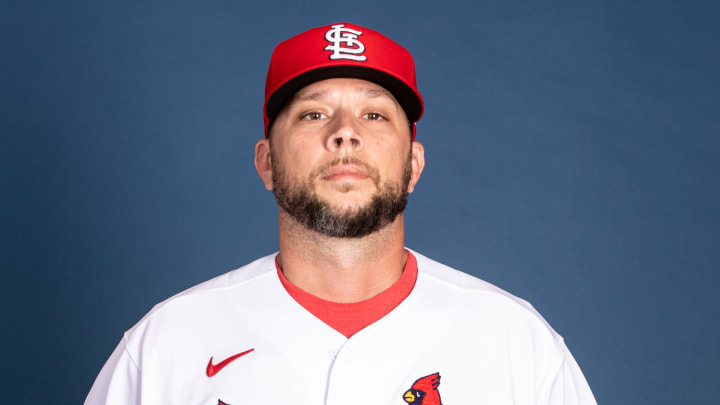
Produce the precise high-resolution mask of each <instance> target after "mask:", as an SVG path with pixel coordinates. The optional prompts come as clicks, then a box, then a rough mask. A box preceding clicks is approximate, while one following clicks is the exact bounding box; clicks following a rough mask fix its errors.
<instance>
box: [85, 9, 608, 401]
mask: <svg viewBox="0 0 720 405" xmlns="http://www.w3.org/2000/svg"><path fill="white" fill-rule="evenodd" d="M422 113H423V100H422V97H421V96H420V93H419V92H418V89H417V85H416V81H415V67H414V62H413V59H412V57H411V55H410V53H409V52H408V51H407V50H405V49H404V48H402V47H401V46H399V45H398V44H396V43H395V42H393V41H392V40H390V39H388V38H387V37H385V36H383V35H382V34H380V33H378V32H376V31H373V30H370V29H367V28H364V27H360V26H358V25H354V24H349V23H338V24H332V25H328V26H325V27H319V28H314V29H311V30H309V31H307V32H304V33H302V34H299V35H297V36H295V37H293V38H290V39H288V40H287V41H285V42H282V43H280V44H279V45H278V46H277V47H276V48H275V51H274V53H273V55H272V59H271V61H270V68H269V71H268V75H267V82H266V89H265V108H264V115H265V117H264V118H265V138H264V139H262V140H260V141H259V142H258V143H257V144H256V147H255V166H256V168H257V172H258V174H259V176H260V178H261V179H262V181H263V183H264V185H265V187H266V188H267V189H269V190H272V191H273V192H274V193H275V196H276V200H277V202H278V206H279V210H278V213H279V214H278V215H279V221H278V222H279V242H280V251H279V252H278V253H276V254H273V255H270V256H267V257H263V258H261V259H258V260H256V261H255V262H253V263H250V264H248V265H246V266H244V267H241V268H239V269H237V270H235V271H232V272H230V273H227V274H224V275H222V276H219V277H217V278H214V279H212V280H210V281H207V282H205V283H202V284H200V285H198V286H196V287H194V288H191V289H189V290H187V291H185V292H183V293H180V294H178V295H176V296H174V297H172V298H170V299H168V300H166V301H165V302H162V303H160V304H158V305H157V306H155V307H154V308H153V309H152V311H150V313H148V314H147V315H146V316H145V317H144V318H143V319H142V320H141V321H140V322H138V323H137V324H136V325H135V326H134V327H133V328H132V329H130V330H129V331H127V332H126V333H125V335H124V336H123V338H122V340H121V342H120V344H119V345H118V346H117V348H116V349H115V351H114V352H113V354H112V355H111V356H110V359H109V360H108V361H107V363H106V364H105V366H104V367H103V369H102V371H101V372H100V374H99V375H98V377H97V379H96V381H95V384H94V385H93V387H92V389H91V391H90V393H89V395H88V397H87V399H86V402H85V403H86V404H206V405H216V404H217V405H220V404H231V405H240V404H308V405H318V404H329V405H360V404H363V405H364V404H388V405H392V404H397V405H406V404H412V405H440V404H445V405H453V404H454V405H460V404H553V405H556V404H595V403H596V402H595V399H594V398H593V395H592V393H591V391H590V388H589V387H588V384H587V382H586V381H585V378H584V377H583V374H582V372H581V371H580V368H579V367H578V365H577V363H576V362H575V360H574V359H573V357H572V355H571V354H570V352H569V351H568V349H567V347H566V346H565V344H564V342H563V339H562V338H561V337H560V336H559V335H558V334H557V333H556V332H555V331H553V329H552V328H551V327H550V326H549V325H548V324H547V323H546V322H545V321H544V320H543V318H542V317H541V316H540V315H539V314H538V313H537V312H536V311H535V310H534V309H533V308H532V306H530V305H529V304H528V303H527V302H525V301H523V300H521V299H518V298H516V297H514V296H512V295H510V294H508V293H506V292H504V291H502V290H500V289H499V288H497V287H494V286H492V285H490V284H488V283H486V282H484V281H482V280H479V279H477V278H474V277H472V276H470V275H467V274H465V273H462V272H460V271H458V270H454V269H451V268H449V267H447V266H444V265H442V264H440V263H437V262H435V261H433V260H431V259H428V258H426V257H424V256H423V255H421V254H419V253H417V252H414V251H411V250H410V249H407V248H405V247H404V223H403V209H404V208H405V204H406V201H407V197H408V194H409V193H411V192H412V191H413V189H414V187H415V185H416V184H417V182H418V180H419V178H420V175H421V173H422V171H423V167H424V163H425V161H424V151H423V146H422V145H421V144H420V143H418V142H415V123H416V122H417V121H418V120H419V119H420V117H421V115H422Z"/></svg>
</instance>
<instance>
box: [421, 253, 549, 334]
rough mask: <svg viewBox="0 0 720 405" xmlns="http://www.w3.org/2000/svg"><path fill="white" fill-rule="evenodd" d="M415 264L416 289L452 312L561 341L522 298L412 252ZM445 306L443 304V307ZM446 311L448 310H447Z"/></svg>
mask: <svg viewBox="0 0 720 405" xmlns="http://www.w3.org/2000/svg"><path fill="white" fill-rule="evenodd" d="M412 252H413V255H414V256H415V258H416V259H417V263H418V284H419V285H418V287H419V289H422V290H425V292H424V293H425V294H426V295H427V296H429V297H434V299H433V301H434V302H436V303H437V302H446V303H448V304H447V305H452V306H453V310H454V311H455V312H459V313H462V314H465V315H466V316H468V317H473V316H474V317H476V318H477V319H483V320H485V321H487V320H492V319H496V320H497V321H498V322H500V323H502V324H505V325H512V324H515V326H519V325H525V326H527V327H529V328H531V329H534V330H536V331H541V332H544V333H543V334H545V335H547V336H548V337H549V338H550V339H551V340H562V337H560V335H559V334H557V332H555V330H553V329H552V327H551V326H550V325H549V324H548V323H547V322H546V321H545V319H544V318H543V317H542V315H540V313H538V311H537V310H535V308H534V307H533V306H532V305H531V304H530V303H529V302H527V301H525V300H524V299H522V298H519V297H516V296H515V295H513V294H511V293H509V292H507V291H505V290H503V289H502V288H499V287H497V286H495V285H493V284H491V283H488V282H487V281H484V280H481V279H479V278H477V277H475V276H472V275H470V274H467V273H465V272H463V271H460V270H457V269H454V268H452V267H449V266H446V265H444V264H442V263H439V262H437V261H435V260H432V259H429V258H427V257H425V256H423V255H422V254H420V253H417V252H415V251H412ZM443 306H445V305H443ZM445 310H446V311H447V310H449V309H448V308H447V307H446V308H445Z"/></svg>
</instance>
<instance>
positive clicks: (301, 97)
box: [288, 78, 399, 106]
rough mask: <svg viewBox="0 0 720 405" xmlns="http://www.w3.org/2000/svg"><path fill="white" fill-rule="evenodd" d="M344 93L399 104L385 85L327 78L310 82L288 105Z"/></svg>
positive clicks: (357, 80) (349, 79) (365, 81)
mask: <svg viewBox="0 0 720 405" xmlns="http://www.w3.org/2000/svg"><path fill="white" fill-rule="evenodd" d="M344 93H350V94H352V95H357V96H362V97H366V98H387V99H389V100H390V101H392V102H393V103H394V104H396V105H398V106H399V104H398V102H397V100H396V99H395V97H394V96H393V95H392V93H390V92H389V91H388V90H387V89H385V88H384V87H382V86H380V85H378V84H376V83H373V82H369V81H367V80H362V79H351V78H335V79H325V80H320V81H317V82H314V83H312V84H309V85H307V86H305V87H303V88H302V89H300V90H299V91H298V92H297V93H295V95H294V96H293V98H292V99H291V100H290V102H289V103H288V105H290V104H292V103H295V102H299V101H308V100H310V101H312V100H322V99H325V98H332V97H337V96H338V95H340V94H344Z"/></svg>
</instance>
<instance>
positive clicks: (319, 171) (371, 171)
mask: <svg viewBox="0 0 720 405" xmlns="http://www.w3.org/2000/svg"><path fill="white" fill-rule="evenodd" d="M338 165H353V166H357V167H359V168H360V169H361V170H362V171H363V174H364V175H366V176H368V177H369V178H370V179H371V180H372V181H373V182H374V183H375V185H379V184H380V174H379V173H378V170H377V169H376V168H374V167H372V166H370V165H369V164H367V163H365V162H363V161H362V160H360V159H359V158H357V157H355V156H344V157H342V158H336V159H333V160H331V161H330V162H327V163H325V164H323V165H322V166H320V167H318V168H316V169H314V170H313V171H312V172H311V173H310V179H311V180H312V181H315V180H316V179H317V178H318V177H321V176H323V175H324V174H325V173H326V172H328V171H329V170H330V169H332V168H333V167H335V166H338Z"/></svg>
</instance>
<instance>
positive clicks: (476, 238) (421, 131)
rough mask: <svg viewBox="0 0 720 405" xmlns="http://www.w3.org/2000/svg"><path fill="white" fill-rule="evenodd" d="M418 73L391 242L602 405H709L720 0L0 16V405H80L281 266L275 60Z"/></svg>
mask: <svg viewBox="0 0 720 405" xmlns="http://www.w3.org/2000/svg"><path fill="white" fill-rule="evenodd" d="M343 20H347V21H351V22H355V23H357V24H361V25H365V26H368V27H370V28H375V29H377V30H379V31H381V32H383V33H385V34H386V35H388V36H390V37H392V38H394V39H395V40H397V41H398V42H399V43H401V44H403V45H404V46H405V47H406V48H408V49H409V50H410V51H411V52H412V53H413V54H414V55H415V58H416V62H417V67H418V72H417V74H418V80H419V87H420V90H421V92H422V93H423V95H424V97H425V100H426V113H425V116H424V118H423V119H422V121H421V122H420V123H419V125H418V138H417V139H418V140H419V141H421V142H423V143H424V144H425V147H426V153H427V155H426V158H427V167H426V170H425V173H424V175H423V178H422V179H421V181H420V184H419V186H418V188H417V190H416V192H415V193H414V194H413V195H412V196H411V200H410V203H409V206H408V210H407V213H406V216H407V223H408V232H407V245H408V246H410V247H412V248H414V249H417V250H419V251H420V252H422V253H424V254H426V255H428V256H430V257H432V258H434V259H437V260H439V261H442V262H444V263H447V264H449V265H451V266H454V267H457V268H460V269H464V270H465V271H468V272H470V273H472V274H474V275H477V276H479V277H481V278H484V279H486V280H488V281H490V282H492V283H495V284H497V285H499V286H500V287H502V288H504V289H506V290H508V291H510V292H511V293H513V294H516V295H518V296H521V297H523V298H525V299H527V300H529V301H530V302H532V303H533V304H534V305H535V307H536V308H537V309H538V310H539V311H540V312H541V313H542V314H544V316H545V317H546V318H547V319H548V321H549V322H550V323H551V324H552V325H553V326H554V327H555V329H556V330H557V331H558V332H559V333H560V334H562V335H563V336H564V337H565V340H566V342H567V344H568V346H569V347H570V349H571V350H572V351H573V353H574V355H575V357H576V359H577V360H578V362H579V363H580V365H581V367H582V369H583V370H584V372H585V375H586V377H587V379H588V381H589V382H590V385H591V387H592V388H593V390H594V392H595V394H596V396H597V398H598V400H599V402H600V403H603V404H653V405H657V404H680V403H682V404H711V403H712V404H716V403H717V398H718V397H720V384H718V381H720V366H718V364H719V362H718V360H719V359H720V310H719V309H720V305H718V298H717V292H718V287H720V276H719V275H718V270H719V268H720V209H719V208H718V207H720V139H719V136H720V114H718V108H719V106H720V74H719V72H720V46H718V40H719V39H720V28H719V26H720V24H718V21H720V5H719V3H718V2H717V1H700V0H699V1H663V0H655V1H638V0H635V1H624V0H623V1H619V0H604V1H583V2H578V1H549V2H548V1H543V2H540V1H515V2H506V1H499V0H497V1H455V2H452V1H449V2H440V1H417V0H416V1H395V0H382V1H375V0H372V1H370V0H365V1H362V2H349V1H342V2H320V3H312V4H311V3H306V4H301V2H291V1H287V0H265V1H261V2H257V1H256V2H241V1H231V0H223V1H213V2H207V1H205V2H201V1H122V2H120V1H97V0H87V1H80V0H75V1H24V2H11V1H4V2H2V3H0V69H1V71H0V114H1V115H0V134H1V135H2V138H1V139H2V144H1V145H0V169H1V173H2V186H1V187H0V196H1V197H2V199H1V203H2V207H1V210H0V221H1V222H0V229H2V240H1V242H2V244H1V246H2V254H1V255H0V260H1V261H2V262H1V263H0V264H1V268H2V280H3V282H2V283H1V285H0V288H2V294H1V298H0V299H2V314H3V318H2V348H3V363H4V365H3V367H2V368H1V369H0V386H2V390H0V392H1V393H2V394H0V395H2V398H0V401H2V402H3V403H10V402H20V401H26V402H32V403H80V402H81V401H82V400H83V399H84V397H85V395H86V394H87V391H88V390H89V388H90V386H91V384H92V382H93V380H94V378H95V376H96V374H97V373H98V371H99V370H100V368H101V367H102V365H103V363H104V362H105V360H106V358H107V357H108V356H109V355H110V353H111V351H112V349H113V348H114V347H115V345H116V344H117V343H118V341H119V339H120V337H121V334H122V333H123V331H124V330H126V329H128V328H130V327H131V326H132V325H133V324H134V323H135V322H136V321H137V320H139V319H140V317H142V315H143V314H144V313H145V312H147V311H148V310H149V309H150V308H151V307H152V305H153V304H155V303H157V302H159V301H161V300H163V299H165V298H167V297H169V296H170V295H173V294H174V293H176V292H178V291H181V290H183V289H185V288H187V287H190V286H191V285H194V284H196V283H198V282H201V281H203V280H206V279H208V278H211V277H213V276H215V275H218V274H221V273H224V272H226V271H228V270H231V269H233V268H236V267H239V266H241V265H243V264H245V263H247V262H249V261H251V260H253V259H254V258H257V257H259V256H261V255H265V254H268V253H270V252H273V251H274V250H276V248H277V235H276V232H277V230H276V226H277V220H276V215H277V214H276V206H275V203H274V199H273V197H272V194H271V193H269V192H267V191H265V190H264V188H263V187H262V184H261V182H260V181H259V179H258V178H257V175H256V174H255V170H254V167H253V164H252V156H253V145H254V143H255V141H256V140H257V139H259V138H260V137H262V134H263V128H262V101H263V87H264V77H265V73H266V69H267V64H268V62H269V59H270V53H271V51H272V49H273V47H274V45H275V44H276V43H278V42H279V41H281V40H283V39H285V38H287V37H288V36H290V35H293V34H296V33H299V32H301V31H303V30H305V29H307V28H310V27H314V26H319V25H324V24H329V23H332V22H338V21H343Z"/></svg>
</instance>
